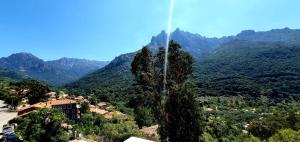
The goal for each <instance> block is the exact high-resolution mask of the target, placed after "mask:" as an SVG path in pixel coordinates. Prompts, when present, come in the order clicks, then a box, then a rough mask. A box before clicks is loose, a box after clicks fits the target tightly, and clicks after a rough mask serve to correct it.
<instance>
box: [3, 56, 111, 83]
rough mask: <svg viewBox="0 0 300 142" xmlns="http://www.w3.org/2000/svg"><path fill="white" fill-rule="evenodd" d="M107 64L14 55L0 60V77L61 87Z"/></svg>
mask: <svg viewBox="0 0 300 142" xmlns="http://www.w3.org/2000/svg"><path fill="white" fill-rule="evenodd" d="M108 63H109V62H106V61H92V60H85V59H73V58H61V59H58V60H53V61H44V60H42V59H40V58H38V57H36V56H34V55H32V54H31V53H25V52H22V53H16V54H12V55H10V56H8V57H2V58H0V68H2V69H0V70H2V73H1V75H2V76H5V75H4V73H6V74H16V75H9V76H8V77H10V78H12V79H28V78H31V79H37V80H40V81H43V82H46V83H49V84H50V85H56V86H59V85H63V84H66V83H70V82H72V81H75V80H77V79H79V78H81V77H82V76H84V75H86V74H88V73H91V72H93V71H95V70H97V69H100V68H101V67H103V66H105V65H106V64H108Z"/></svg>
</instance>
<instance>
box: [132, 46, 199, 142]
mask: <svg viewBox="0 0 300 142" xmlns="http://www.w3.org/2000/svg"><path fill="white" fill-rule="evenodd" d="M164 57H165V50H164V48H159V50H158V53H157V54H156V55H155V56H153V55H152V52H151V50H149V49H148V48H147V47H144V48H143V49H142V50H141V52H139V53H138V54H137V55H136V56H135V58H134V60H133V62H132V64H131V67H132V68H131V71H132V73H133V75H134V76H135V80H136V84H137V85H138V86H139V87H140V88H141V90H142V91H143V92H142V93H143V94H144V98H145V99H146V100H147V101H148V105H150V106H151V108H152V111H153V112H154V115H155V117H156V119H157V122H158V123H159V126H160V127H159V134H160V139H161V141H170V142H182V141H186V142H197V141H199V136H200V135H201V129H200V125H199V114H198V112H199V111H198V108H197V105H196V101H195V99H194V96H193V92H194V91H193V87H192V86H193V85H192V84H191V83H189V82H187V79H188V77H189V76H190V74H191V73H192V64H193V58H192V56H191V55H190V54H189V53H187V52H184V51H182V50H181V47H180V45H179V44H177V43H176V42H174V41H170V44H169V54H168V60H169V64H168V70H167V71H168V72H167V90H168V91H167V92H169V93H168V94H167V95H166V94H164V93H163V90H162V88H163V70H164Z"/></svg>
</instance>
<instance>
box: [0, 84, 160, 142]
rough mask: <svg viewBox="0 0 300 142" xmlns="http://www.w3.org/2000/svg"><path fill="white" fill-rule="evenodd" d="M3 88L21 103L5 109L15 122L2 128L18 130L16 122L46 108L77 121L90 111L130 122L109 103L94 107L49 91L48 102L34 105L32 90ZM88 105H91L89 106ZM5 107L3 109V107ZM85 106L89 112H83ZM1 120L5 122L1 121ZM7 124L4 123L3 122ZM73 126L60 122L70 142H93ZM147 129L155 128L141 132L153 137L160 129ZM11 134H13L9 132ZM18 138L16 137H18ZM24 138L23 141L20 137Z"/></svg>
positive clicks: (83, 99) (84, 99)
mask: <svg viewBox="0 0 300 142" xmlns="http://www.w3.org/2000/svg"><path fill="white" fill-rule="evenodd" d="M0 85H1V86H0V87H1V89H6V90H7V93H8V95H9V96H18V97H20V98H21V101H20V103H19V104H18V105H17V106H16V105H14V103H13V102H11V103H12V104H8V105H7V106H6V107H8V109H7V110H9V111H10V112H16V116H15V117H14V118H12V119H10V120H9V121H8V122H5V123H7V124H5V125H3V128H7V127H9V128H10V127H12V128H13V129H15V128H18V125H17V121H18V119H20V118H26V117H30V114H32V113H34V112H37V111H40V110H44V109H48V110H51V109H56V110H60V111H61V112H62V113H63V114H64V115H65V116H66V117H67V118H68V119H69V120H71V121H74V122H78V121H81V119H82V115H83V112H82V111H85V112H89V113H92V114H95V115H98V116H99V117H102V118H104V119H106V120H107V121H113V119H123V120H125V121H126V120H127V119H128V117H129V116H128V115H126V114H125V113H122V112H120V111H118V110H116V109H115V108H114V106H113V105H111V104H110V103H109V102H94V104H93V105H92V104H91V102H90V99H91V97H90V96H88V97H83V96H74V95H69V94H66V93H65V92H64V91H58V92H51V91H50V92H47V93H46V94H44V95H45V96H47V100H44V101H40V102H37V103H34V104H30V103H29V100H28V98H27V96H28V95H29V94H28V93H30V88H22V89H20V88H16V87H15V86H14V87H9V86H7V85H4V84H3V83H1V84H0ZM86 105H88V106H86ZM3 107H4V106H3ZM83 107H85V109H87V110H83ZM1 121H2V120H1ZM3 121H4V120H3ZM73 127H74V126H72V125H71V124H68V123H61V128H63V129H65V130H66V131H67V132H68V133H69V135H74V133H75V136H74V137H73V138H72V139H73V140H71V141H72V142H77V141H78V142H79V141H80V142H84V141H94V140H93V139H87V138H85V137H84V136H83V135H81V134H80V133H77V134H76V130H73ZM147 129H153V128H150V127H149V128H143V129H141V130H140V132H141V133H144V134H145V136H146V135H148V136H150V137H152V136H157V132H156V131H157V128H155V130H152V131H149V130H148V131H147ZM3 133H4V134H5V133H6V131H5V130H4V129H3ZM9 133H12V132H9ZM16 137H17V136H16ZM130 138H131V139H128V140H127V142H131V140H132V139H136V137H130ZM20 139H22V138H20ZM137 139H140V140H144V139H141V138H137Z"/></svg>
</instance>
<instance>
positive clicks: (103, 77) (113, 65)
mask: <svg viewBox="0 0 300 142" xmlns="http://www.w3.org/2000/svg"><path fill="white" fill-rule="evenodd" d="M134 56H135V53H128V54H124V55H120V56H118V57H116V58H115V59H114V60H113V61H111V62H110V63H109V64H108V65H107V66H105V67H103V68H101V69H99V70H97V71H96V72H93V73H91V74H89V75H87V76H85V77H83V78H81V79H80V80H78V81H75V82H73V83H70V84H68V85H66V87H67V88H72V90H73V91H76V92H78V93H81V94H84V93H86V92H90V91H93V90H97V93H99V94H105V95H112V96H113V95H121V96H122V95H126V94H127V93H128V90H127V89H128V88H129V87H130V86H131V85H132V83H133V82H132V80H133V76H132V75H131V72H130V65H131V61H132V60H133V58H134Z"/></svg>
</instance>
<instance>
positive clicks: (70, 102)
mask: <svg viewBox="0 0 300 142" xmlns="http://www.w3.org/2000/svg"><path fill="white" fill-rule="evenodd" d="M46 103H47V105H48V104H49V105H65V104H75V103H76V101H74V100H70V99H61V100H53V101H48V102H46Z"/></svg>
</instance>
